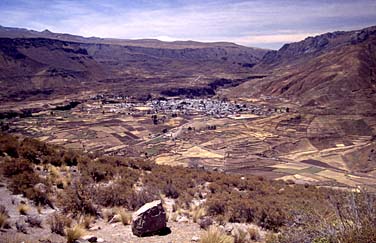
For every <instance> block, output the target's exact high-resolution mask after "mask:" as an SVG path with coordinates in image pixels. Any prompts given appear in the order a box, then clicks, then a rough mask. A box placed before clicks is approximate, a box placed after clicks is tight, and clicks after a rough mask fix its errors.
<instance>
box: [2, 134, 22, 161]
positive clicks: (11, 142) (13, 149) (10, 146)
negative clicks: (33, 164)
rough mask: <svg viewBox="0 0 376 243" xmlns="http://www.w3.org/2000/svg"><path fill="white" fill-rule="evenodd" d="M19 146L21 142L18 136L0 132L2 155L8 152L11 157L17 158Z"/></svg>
mask: <svg viewBox="0 0 376 243" xmlns="http://www.w3.org/2000/svg"><path fill="white" fill-rule="evenodd" d="M18 146H19V142H18V140H17V138H16V137H14V136H11V135H8V134H5V133H0V156H4V155H5V154H7V155H9V156H10V157H14V158H17V157H18Z"/></svg>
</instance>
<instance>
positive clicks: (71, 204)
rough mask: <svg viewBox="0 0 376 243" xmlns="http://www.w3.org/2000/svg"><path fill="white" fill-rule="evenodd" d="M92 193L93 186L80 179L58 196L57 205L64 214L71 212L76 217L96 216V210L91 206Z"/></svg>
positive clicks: (93, 190) (93, 191)
mask: <svg viewBox="0 0 376 243" xmlns="http://www.w3.org/2000/svg"><path fill="white" fill-rule="evenodd" d="M94 193H95V189H94V184H93V183H92V182H90V181H87V180H84V178H80V179H78V180H76V181H74V182H73V183H72V184H71V186H70V187H68V188H67V189H65V191H64V192H63V193H61V194H60V195H59V204H60V205H61V207H62V208H63V211H64V212H66V213H68V212H71V213H73V215H74V216H76V217H78V216H79V215H92V216H97V214H98V210H97V207H96V206H95V205H94V204H93V199H94Z"/></svg>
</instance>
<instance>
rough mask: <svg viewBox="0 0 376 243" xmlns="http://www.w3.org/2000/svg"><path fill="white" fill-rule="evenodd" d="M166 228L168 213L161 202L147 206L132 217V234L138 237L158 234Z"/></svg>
mask: <svg viewBox="0 0 376 243" xmlns="http://www.w3.org/2000/svg"><path fill="white" fill-rule="evenodd" d="M165 228H166V213H165V211H164V209H163V207H162V202H161V200H156V201H153V202H150V203H147V204H145V205H144V206H142V207H141V208H140V209H139V210H137V211H136V212H135V213H134V214H133V215H132V232H133V234H134V235H136V236H148V235H153V234H157V233H159V232H161V231H163V230H164V229H165Z"/></svg>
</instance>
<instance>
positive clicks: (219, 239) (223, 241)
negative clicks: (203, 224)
mask: <svg viewBox="0 0 376 243" xmlns="http://www.w3.org/2000/svg"><path fill="white" fill-rule="evenodd" d="M200 243H234V238H232V237H231V236H228V235H226V234H225V233H223V232H222V231H221V230H220V229H218V228H217V227H215V226H210V228H209V229H208V231H206V232H205V233H204V234H203V235H202V236H201V240H200Z"/></svg>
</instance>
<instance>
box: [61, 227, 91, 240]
mask: <svg viewBox="0 0 376 243" xmlns="http://www.w3.org/2000/svg"><path fill="white" fill-rule="evenodd" d="M85 234H86V231H85V229H84V228H83V227H82V226H81V225H75V226H74V227H72V228H67V229H66V230H65V235H66V238H67V243H74V242H75V241H76V240H78V239H80V238H81V237H82V236H84V235H85Z"/></svg>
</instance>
